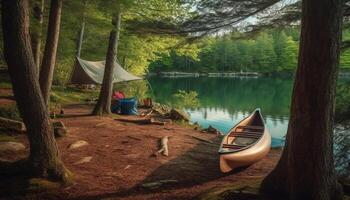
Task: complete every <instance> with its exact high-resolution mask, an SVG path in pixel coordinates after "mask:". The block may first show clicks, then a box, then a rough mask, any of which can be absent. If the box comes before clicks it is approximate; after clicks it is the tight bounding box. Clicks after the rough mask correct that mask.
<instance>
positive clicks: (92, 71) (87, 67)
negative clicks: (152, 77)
mask: <svg viewBox="0 0 350 200" xmlns="http://www.w3.org/2000/svg"><path fill="white" fill-rule="evenodd" d="M77 61H78V62H76V65H75V67H74V69H73V72H72V76H71V80H70V83H71V84H78V85H83V84H102V80H103V74H104V70H105V61H96V62H93V61H87V60H83V59H80V58H77ZM141 79H142V78H141V77H138V76H135V75H133V74H131V73H129V72H127V71H126V70H124V69H123V68H122V67H121V66H120V65H119V64H118V63H117V62H115V68H114V72H113V83H117V82H125V81H133V80H141Z"/></svg>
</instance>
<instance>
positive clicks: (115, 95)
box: [112, 91, 125, 100]
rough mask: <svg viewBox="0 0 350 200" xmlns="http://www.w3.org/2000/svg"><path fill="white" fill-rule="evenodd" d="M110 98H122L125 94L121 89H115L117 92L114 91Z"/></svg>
mask: <svg viewBox="0 0 350 200" xmlns="http://www.w3.org/2000/svg"><path fill="white" fill-rule="evenodd" d="M112 98H113V99H115V100H119V99H124V98H125V94H124V93H123V92H121V91H117V92H114V94H113V96H112Z"/></svg>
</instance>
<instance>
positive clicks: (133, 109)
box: [119, 98, 138, 115]
mask: <svg viewBox="0 0 350 200" xmlns="http://www.w3.org/2000/svg"><path fill="white" fill-rule="evenodd" d="M119 106H120V114H122V115H137V114H138V113H137V100H136V99H135V98H125V99H120V100H119Z"/></svg>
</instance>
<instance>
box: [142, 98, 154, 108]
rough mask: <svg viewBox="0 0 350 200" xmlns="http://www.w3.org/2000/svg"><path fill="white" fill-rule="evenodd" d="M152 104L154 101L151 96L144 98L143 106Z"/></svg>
mask: <svg viewBox="0 0 350 200" xmlns="http://www.w3.org/2000/svg"><path fill="white" fill-rule="evenodd" d="M152 105H153V102H152V99H151V98H146V99H144V100H143V106H146V107H152Z"/></svg>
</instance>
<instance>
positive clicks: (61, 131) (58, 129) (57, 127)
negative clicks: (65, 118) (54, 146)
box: [52, 121, 68, 138]
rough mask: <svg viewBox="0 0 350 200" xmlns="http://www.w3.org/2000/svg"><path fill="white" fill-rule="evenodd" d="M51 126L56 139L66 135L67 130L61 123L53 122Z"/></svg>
mask: <svg viewBox="0 0 350 200" xmlns="http://www.w3.org/2000/svg"><path fill="white" fill-rule="evenodd" d="M52 126H53V128H54V134H55V137H56V138H58V137H64V136H66V135H67V133H68V130H67V128H66V127H65V126H64V124H63V122H60V121H58V122H53V123H52Z"/></svg>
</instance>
